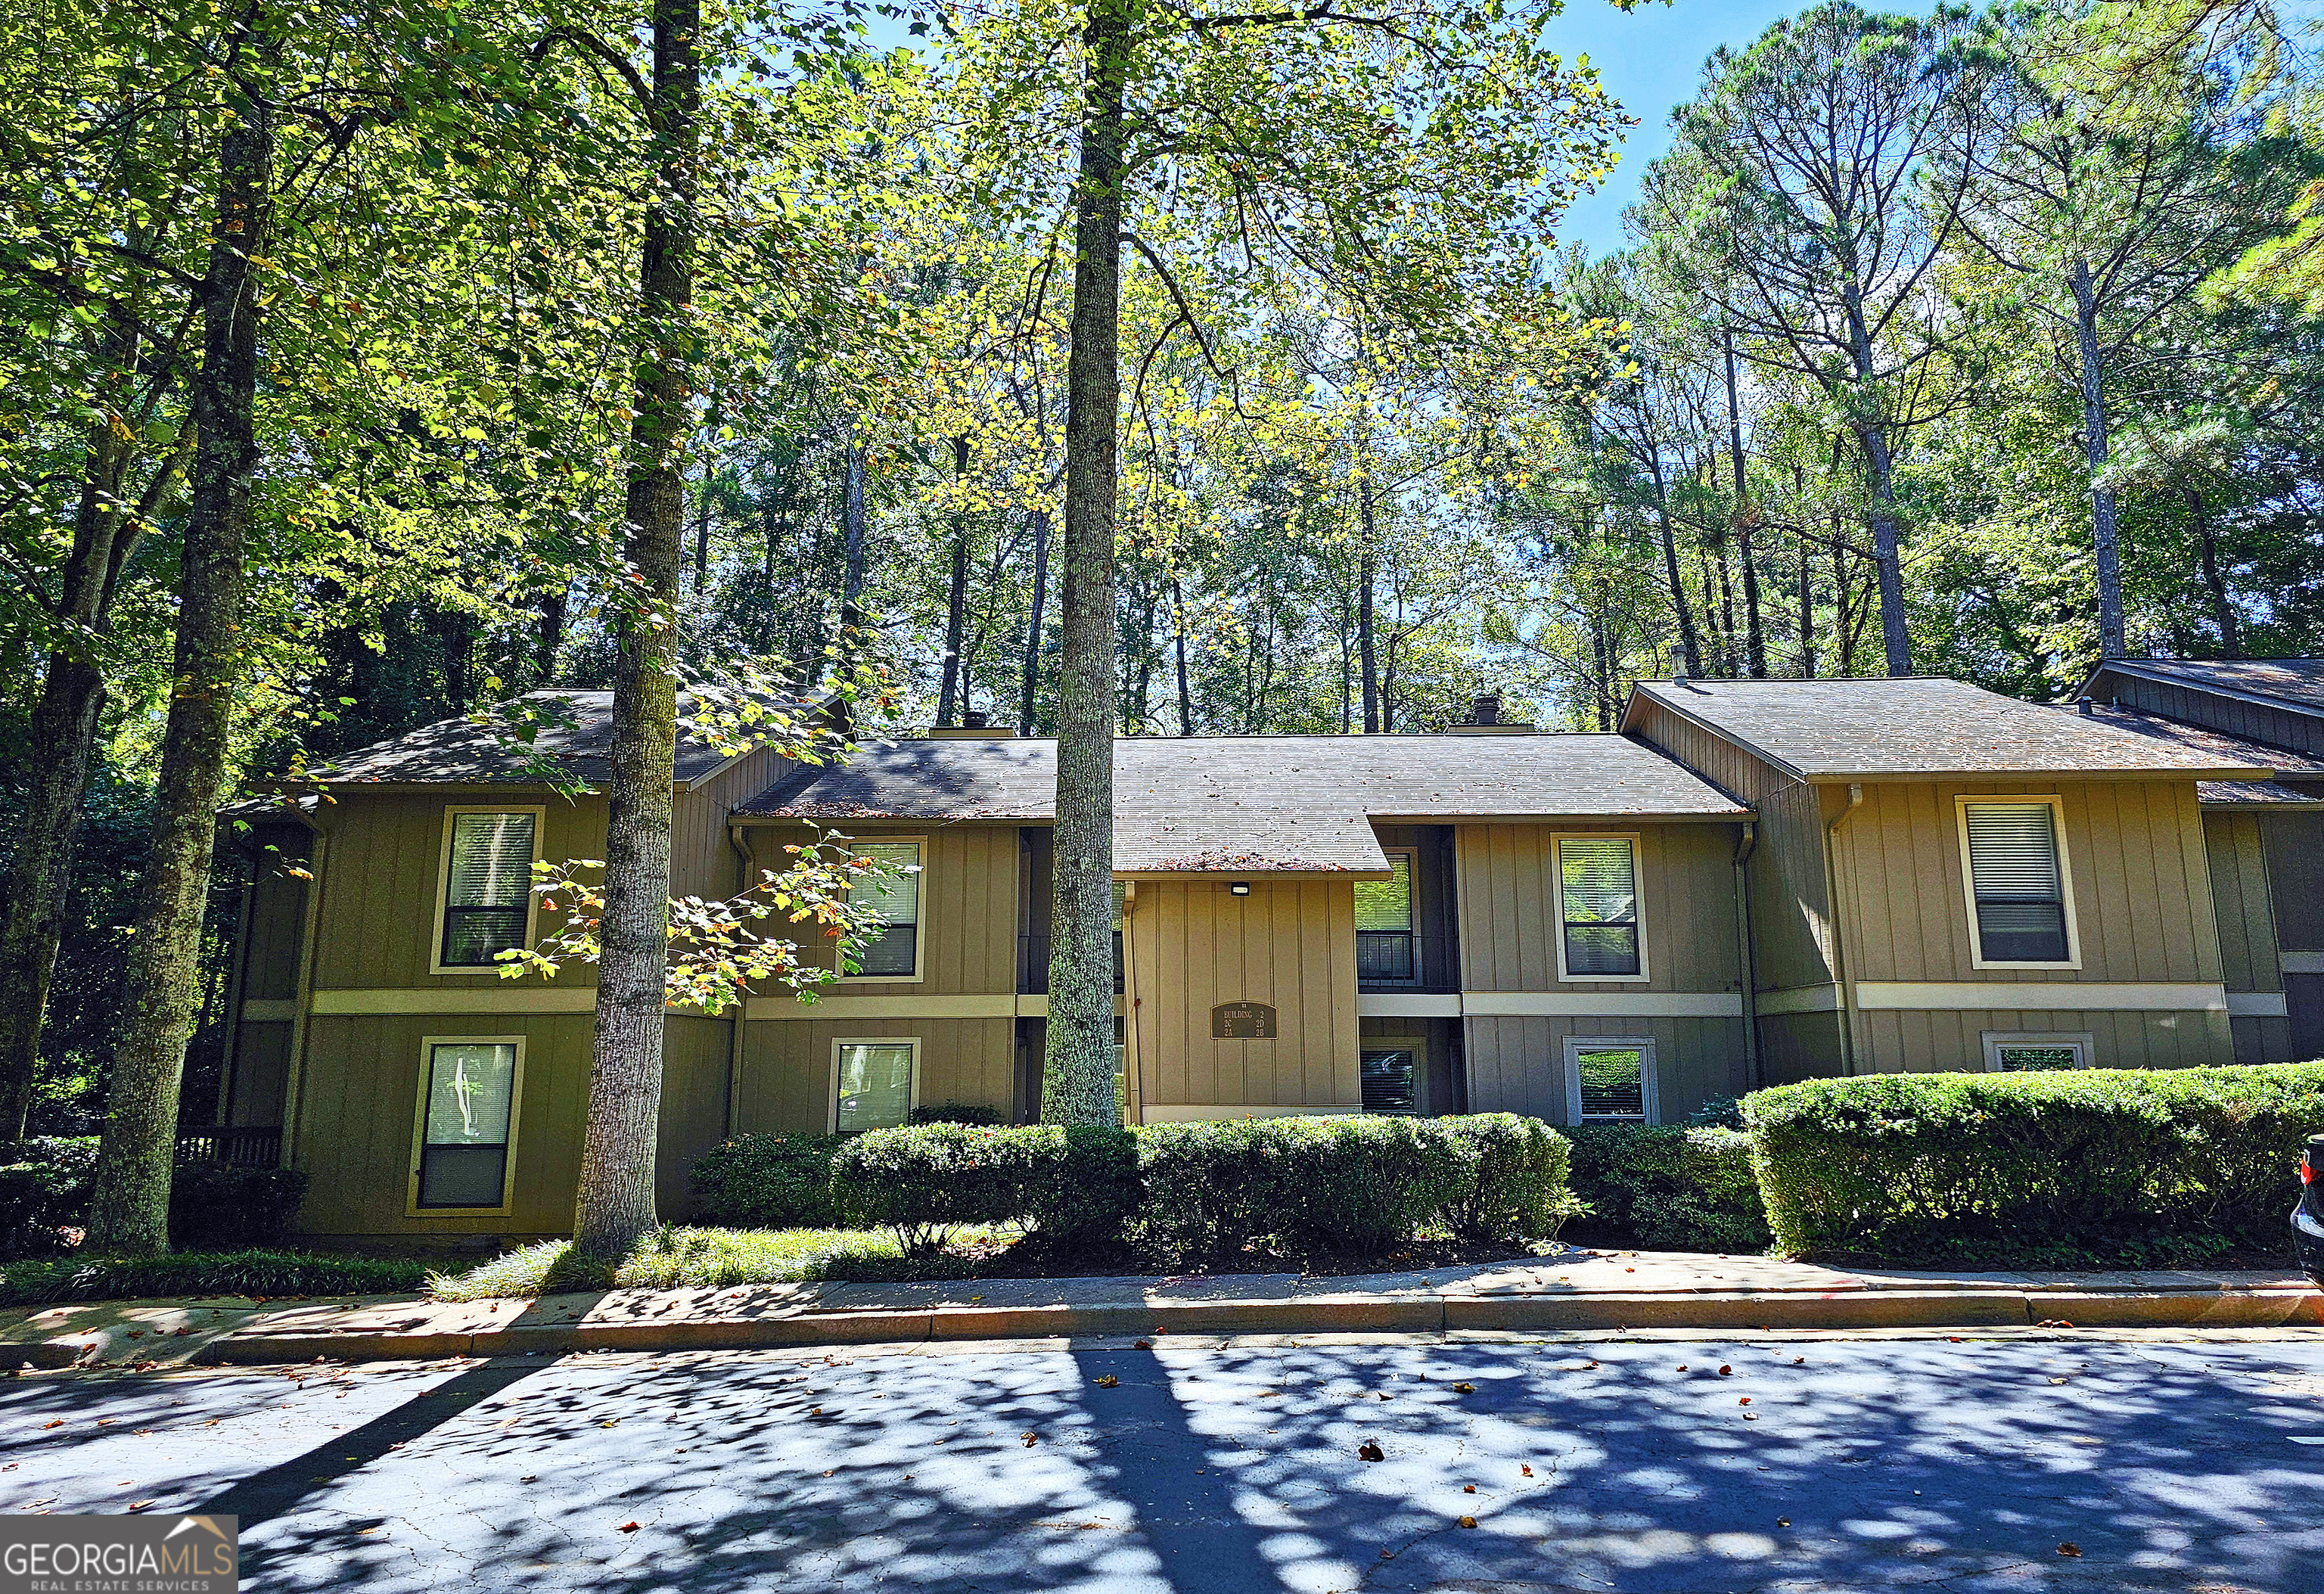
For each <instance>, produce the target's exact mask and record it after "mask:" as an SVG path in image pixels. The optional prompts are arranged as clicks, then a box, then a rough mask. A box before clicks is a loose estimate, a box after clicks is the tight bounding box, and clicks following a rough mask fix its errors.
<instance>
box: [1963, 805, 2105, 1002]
mask: <svg viewBox="0 0 2324 1594" xmlns="http://www.w3.org/2000/svg"><path fill="white" fill-rule="evenodd" d="M2059 807H2060V804H2059V800H2058V799H2057V798H2056V797H2027V798H2006V797H1962V798H1960V838H1961V868H1962V873H1963V875H1964V877H1965V883H1966V885H1967V888H1968V891H1969V935H1970V938H1971V950H1972V952H1973V953H1974V954H1975V956H1974V957H1973V958H1972V959H1971V960H1970V961H1971V962H1972V963H1974V964H1975V965H1976V966H1977V967H1978V968H2037V969H2038V968H2050V969H2070V968H2074V967H2077V966H2078V959H2077V956H2076V953H2075V948H2074V917H2073V908H2072V903H2071V898H2072V893H2071V890H2070V885H2071V876H2070V874H2069V873H2068V871H2067V868H2066V853H2065V845H2064V842H2063V839H2062V836H2061V826H2060V824H2059V819H2060V813H2059Z"/></svg>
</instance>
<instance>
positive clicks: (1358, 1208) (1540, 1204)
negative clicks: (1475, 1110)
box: [693, 1113, 1573, 1258]
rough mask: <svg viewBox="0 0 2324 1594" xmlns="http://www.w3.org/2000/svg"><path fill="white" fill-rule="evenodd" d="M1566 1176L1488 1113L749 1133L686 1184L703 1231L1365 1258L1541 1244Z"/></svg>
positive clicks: (1528, 1139)
mask: <svg viewBox="0 0 2324 1594" xmlns="http://www.w3.org/2000/svg"><path fill="white" fill-rule="evenodd" d="M818 1169H820V1170H822V1174H821V1183H820V1184H819V1186H818V1184H817V1182H816V1180H817V1175H816V1170H818ZM1566 1171H1567V1148H1566V1143H1565V1141H1564V1139H1563V1137H1561V1136H1560V1135H1558V1134H1557V1133H1556V1132H1555V1131H1554V1130H1553V1129H1550V1128H1549V1127H1548V1126H1547V1125H1545V1124H1543V1123H1541V1122H1539V1121H1538V1120H1536V1119H1523V1118H1517V1117H1514V1116H1512V1115H1510V1114H1508V1113H1487V1114H1480V1115H1478V1116H1476V1117H1471V1118H1444V1119H1404V1118H1353V1117H1351V1118H1332V1119H1323V1118H1277V1119H1235V1120H1230V1121H1225V1122H1218V1123H1183V1124H1157V1125H1150V1126H1148V1127H1146V1128H1142V1129H1061V1128H1058V1127H1057V1126H1055V1125H1047V1124H1035V1125H1028V1126H1027V1127H1024V1128H1021V1129H1002V1128H997V1127H991V1126H983V1125H969V1124H958V1123H930V1124H916V1125H912V1126H910V1127H908V1128H903V1129H874V1130H872V1131H871V1132H870V1133H867V1134H863V1135H859V1136H855V1137H853V1138H849V1139H846V1140H844V1141H842V1140H841V1139H840V1138H838V1137H835V1136H827V1135H788V1136H784V1135H752V1136H745V1137H743V1138H740V1139H737V1140H733V1141H730V1142H728V1143H727V1144H726V1145H724V1146H722V1147H718V1148H716V1149H715V1150H714V1151H712V1152H710V1153H709V1154H707V1155H706V1156H704V1157H702V1158H701V1159H700V1160H699V1161H697V1162H696V1164H695V1165H694V1175H693V1179H694V1189H695V1193H696V1196H697V1197H698V1198H699V1199H700V1201H701V1202H702V1206H703V1209H704V1210H703V1216H704V1218H705V1221H710V1222H714V1223H727V1224H738V1225H750V1226H753V1227H806V1226H808V1225H809V1223H810V1222H811V1221H822V1222H866V1223H876V1224H880V1225H882V1226H885V1227H888V1228H892V1229H894V1230H896V1231H897V1234H898V1236H899V1239H901V1240H902V1242H903V1244H904V1247H905V1248H906V1250H907V1252H908V1253H911V1254H925V1253H927V1252H928V1251H932V1250H934V1249H936V1248H940V1247H941V1246H942V1245H943V1243H944V1240H945V1236H946V1235H947V1234H948V1233H949V1231H950V1230H952V1229H954V1228H955V1227H958V1226H960V1225H963V1224H969V1223H988V1222H1010V1221H1013V1222H1021V1223H1025V1224H1027V1225H1028V1226H1029V1227H1030V1228H1031V1229H1032V1230H1033V1232H1034V1233H1035V1235H1036V1236H1037V1237H1039V1238H1040V1239H1042V1240H1043V1241H1045V1242H1047V1243H1052V1244H1056V1245H1058V1246H1060V1247H1064V1246H1087V1245H1093V1244H1104V1243H1109V1242H1114V1241H1120V1240H1125V1239H1129V1240H1134V1241H1136V1242H1138V1243H1139V1244H1140V1245H1142V1246H1144V1247H1146V1248H1149V1249H1151V1250H1154V1251H1157V1252H1159V1253H1162V1254H1166V1255H1170V1256H1176V1257H1186V1258H1195V1257H1211V1256H1221V1255H1227V1254H1231V1253H1232V1252H1235V1251H1238V1250H1240V1249H1242V1248H1244V1247H1246V1246H1249V1245H1251V1244H1254V1243H1267V1242H1270V1241H1273V1242H1279V1243H1282V1244H1285V1245H1287V1246H1291V1247H1294V1248H1300V1249H1318V1250H1335V1251H1356V1252H1363V1251H1372V1250H1378V1249H1379V1248H1383V1247H1385V1246H1388V1245H1391V1244H1394V1243H1396V1242H1397V1241H1398V1240H1401V1239H1408V1238H1410V1237H1411V1236H1412V1235H1413V1234H1414V1233H1415V1232H1416V1231H1417V1230H1420V1229H1422V1228H1424V1227H1428V1226H1432V1225H1435V1226H1442V1227H1443V1228H1445V1229H1448V1230H1451V1231H1452V1232H1453V1233H1455V1234H1457V1235H1459V1236H1461V1237H1462V1238H1464V1239H1487V1238H1499V1237H1502V1236H1505V1235H1513V1234H1520V1235H1526V1236H1529V1237H1546V1236H1549V1235H1552V1234H1554V1233H1555V1232H1556V1230H1557V1227H1558V1225H1559V1224H1560V1223H1561V1222H1563V1221H1564V1219H1565V1218H1566V1216H1567V1215H1569V1213H1570V1212H1572V1207H1573V1202H1572V1196H1571V1195H1570V1194H1569V1193H1567V1190H1566V1184H1565V1181H1566Z"/></svg>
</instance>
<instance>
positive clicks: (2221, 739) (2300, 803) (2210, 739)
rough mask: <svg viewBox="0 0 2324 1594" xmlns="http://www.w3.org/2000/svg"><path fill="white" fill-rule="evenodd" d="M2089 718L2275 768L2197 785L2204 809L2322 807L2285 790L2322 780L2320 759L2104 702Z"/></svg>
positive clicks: (2317, 800) (2321, 800) (2316, 796)
mask: <svg viewBox="0 0 2324 1594" xmlns="http://www.w3.org/2000/svg"><path fill="white" fill-rule="evenodd" d="M2053 712H2055V713H2058V714H2073V713H2074V712H2075V710H2074V709H2072V708H2070V707H2065V706H2061V707H2059V708H2057V709H2056V710H2054V711H2053ZM2090 717H2091V718H2093V719H2095V720H2097V721H2098V722H2099V723H2101V724H2108V725H2115V726H2118V727H2120V728H2121V729H2123V730H2125V731H2128V732H2130V733H2132V734H2134V735H2138V736H2153V737H2156V738H2159V739H2160V740H2162V741H2164V742H2174V743H2176V744H2177V745H2179V746H2181V747H2184V748H2187V749H2189V750H2190V751H2194V752H2197V753H2199V754H2201V755H2203V756H2205V757H2209V758H2218V759H2223V760H2233V759H2246V760H2255V761H2258V762H2264V763H2265V764H2267V765H2268V766H2269V767H2271V768H2272V769H2274V771H2275V773H2276V776H2277V779H2273V780H2200V781H2198V782H2196V784H2195V795H2196V796H2197V797H2198V798H2199V799H2200V800H2201V802H2202V804H2203V806H2205V807H2207V808H2279V807H2315V806H2324V793H2319V792H2316V791H2302V790H2301V789H2300V788H2297V787H2292V786H2286V785H2284V784H2283V780H2284V779H2294V780H2299V781H2301V782H2303V783H2305V782H2310V781H2324V758H2318V757H2317V756H2316V755H2315V754H2313V753H2306V752H2290V751H2285V750H2284V749H2282V748H2280V747H2270V746H2268V745H2267V744H2266V743H2265V742H2248V741H2246V740H2245V739H2244V738H2243V737H2241V736H2230V735H2228V734H2227V733H2226V732H2225V731H2214V730H2212V729H2210V728H2209V727H2208V726H2205V725H2190V724H2188V723H2186V722H2185V721H2183V720H2174V719H2169V718H2166V717H2164V716H2163V715H2162V714H2147V713H2144V712H2143V711H2141V710H2139V709H2135V708H2109V707H2107V706H2106V705H2103V704H2092V705H2090Z"/></svg>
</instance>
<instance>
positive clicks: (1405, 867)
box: [1356, 852, 1416, 981]
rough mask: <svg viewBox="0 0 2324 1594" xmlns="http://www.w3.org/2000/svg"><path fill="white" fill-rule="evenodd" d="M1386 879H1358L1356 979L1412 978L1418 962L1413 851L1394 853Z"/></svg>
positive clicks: (1391, 856) (1390, 979)
mask: <svg viewBox="0 0 2324 1594" xmlns="http://www.w3.org/2000/svg"><path fill="white" fill-rule="evenodd" d="M1388 868H1389V869H1390V870H1391V871H1394V872H1393V873H1392V874H1391V875H1390V876H1389V878H1388V879H1387V880H1358V881H1357V882H1356V978H1357V979H1359V980H1365V981H1378V980H1387V981H1396V980H1410V979H1411V978H1412V977H1413V975H1414V973H1415V972H1416V963H1415V962H1414V957H1413V937H1412V854H1411V853H1409V852H1390V853H1389V854H1388Z"/></svg>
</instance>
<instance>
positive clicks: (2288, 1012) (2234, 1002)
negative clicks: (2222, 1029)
mask: <svg viewBox="0 0 2324 1594" xmlns="http://www.w3.org/2000/svg"><path fill="white" fill-rule="evenodd" d="M2227 1014H2228V1016H2229V1017H2230V1018H2290V1017H2291V1016H2292V1009H2291V1008H2289V1007H2288V1006H2286V1005H2285V1003H2284V1000H2283V992H2282V991H2281V990H2230V991H2229V992H2227Z"/></svg>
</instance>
